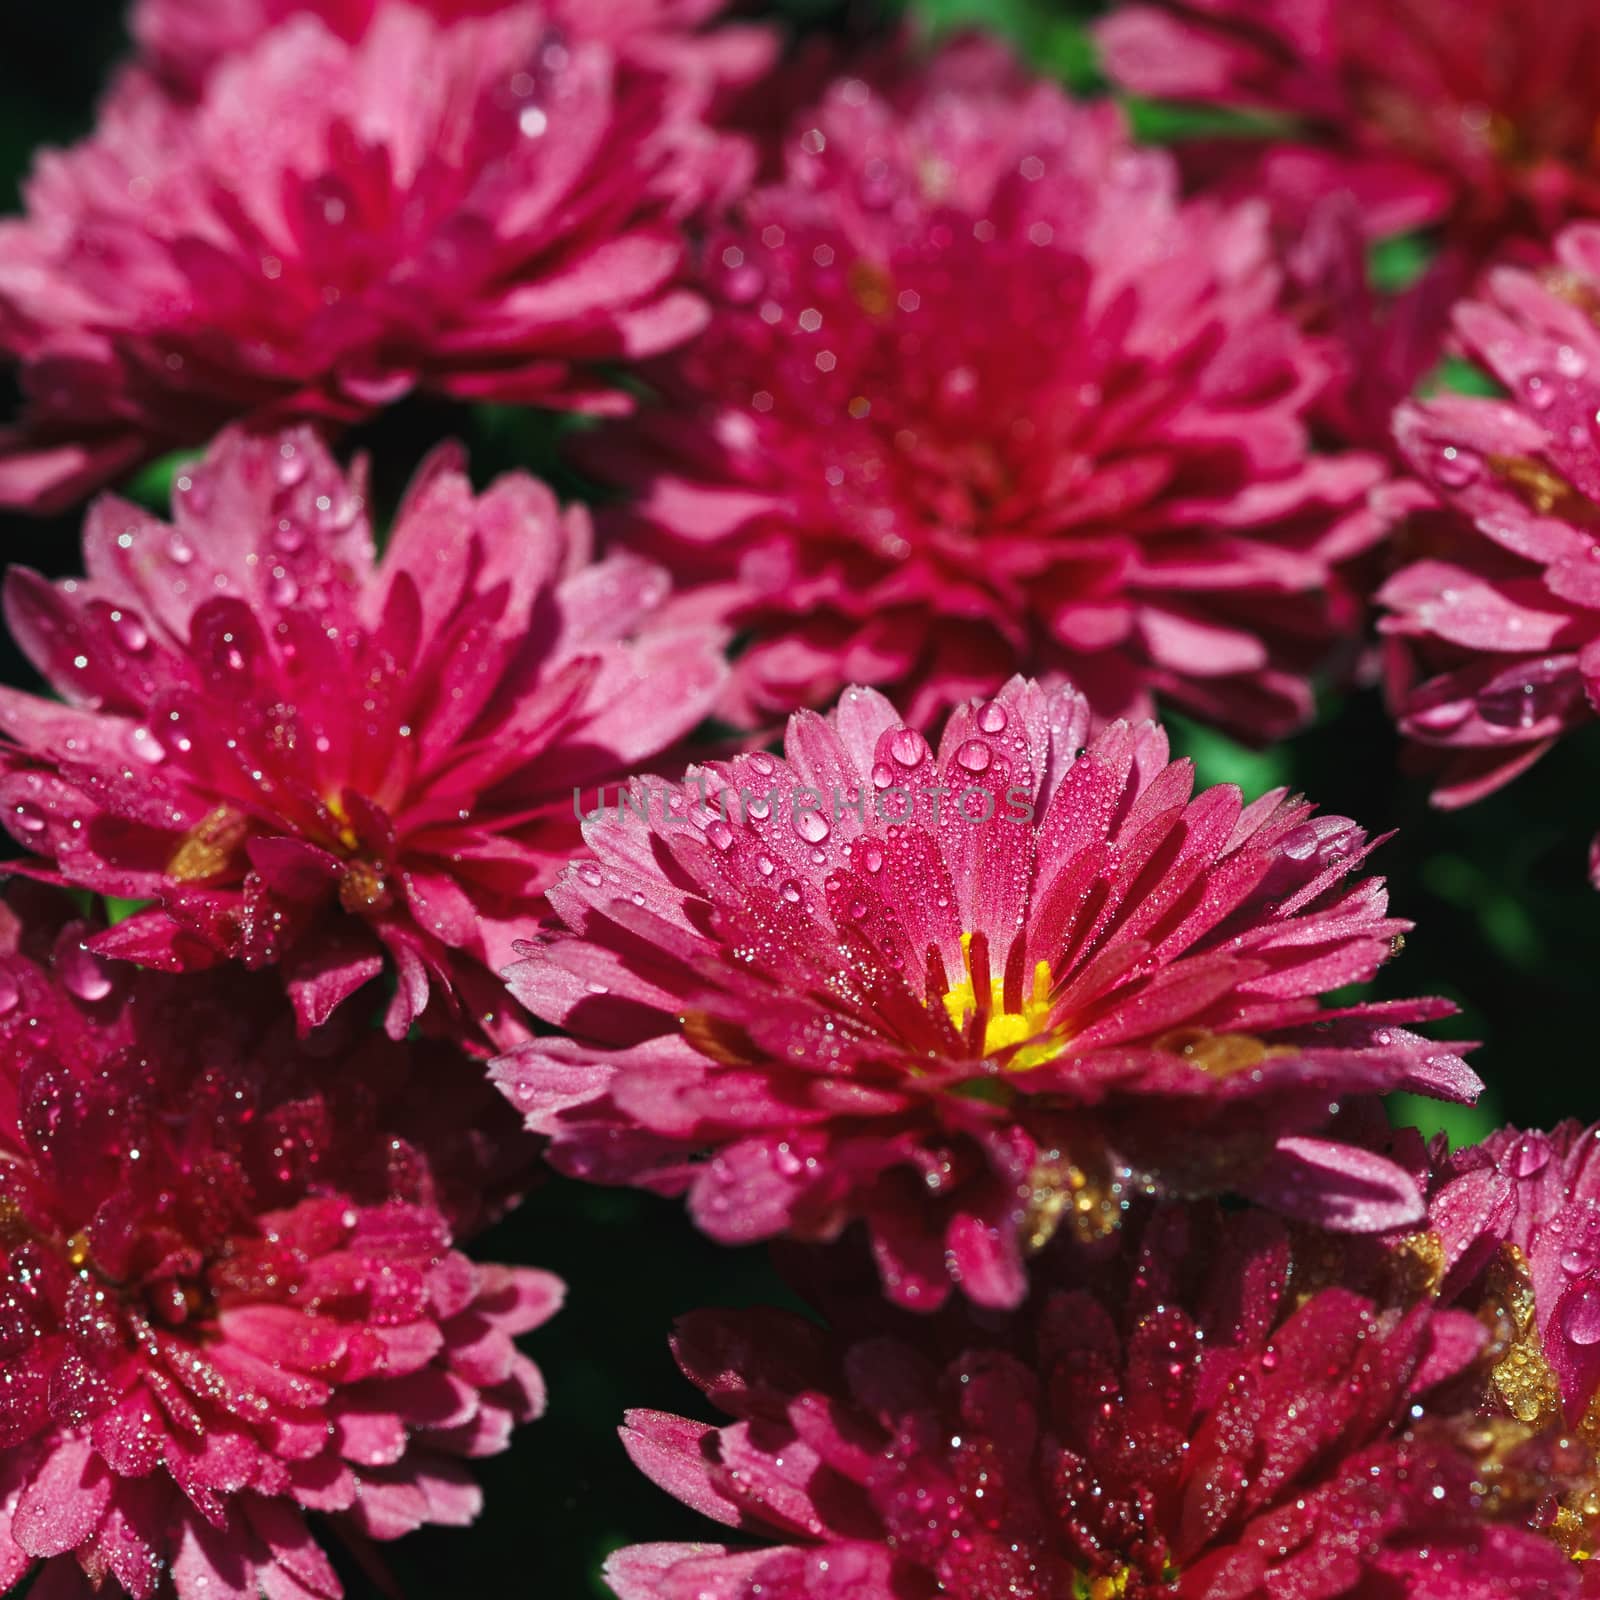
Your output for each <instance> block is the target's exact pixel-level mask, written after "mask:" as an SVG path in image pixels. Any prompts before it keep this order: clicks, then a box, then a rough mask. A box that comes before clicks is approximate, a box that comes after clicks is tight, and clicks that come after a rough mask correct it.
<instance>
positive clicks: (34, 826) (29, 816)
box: [11, 800, 45, 833]
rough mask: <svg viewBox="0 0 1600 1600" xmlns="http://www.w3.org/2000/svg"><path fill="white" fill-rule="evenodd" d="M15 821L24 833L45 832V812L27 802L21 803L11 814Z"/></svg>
mask: <svg viewBox="0 0 1600 1600" xmlns="http://www.w3.org/2000/svg"><path fill="white" fill-rule="evenodd" d="M11 815H12V819H13V821H14V822H15V823H16V825H17V827H19V828H20V829H21V830H22V831H23V832H24V833H43V832H44V822H45V819H44V812H42V811H41V810H40V809H39V808H38V806H35V805H30V804H29V803H28V802H27V801H26V800H23V801H21V802H19V804H18V805H17V807H16V809H15V810H14V811H13V812H12V813H11Z"/></svg>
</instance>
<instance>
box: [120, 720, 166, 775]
mask: <svg viewBox="0 0 1600 1600" xmlns="http://www.w3.org/2000/svg"><path fill="white" fill-rule="evenodd" d="M128 748H129V749H130V750H131V751H132V752H133V754H134V755H135V756H136V757H137V758H138V759H139V760H140V761H147V762H148V763H149V764H150V765H151V766H155V765H156V764H157V763H158V762H162V761H165V760H166V759H167V752H166V751H165V750H163V749H162V748H161V745H160V742H159V741H158V740H157V738H156V736H155V735H154V734H153V733H151V731H150V730H149V729H148V728H135V729H134V730H133V732H132V733H130V734H129V735H128Z"/></svg>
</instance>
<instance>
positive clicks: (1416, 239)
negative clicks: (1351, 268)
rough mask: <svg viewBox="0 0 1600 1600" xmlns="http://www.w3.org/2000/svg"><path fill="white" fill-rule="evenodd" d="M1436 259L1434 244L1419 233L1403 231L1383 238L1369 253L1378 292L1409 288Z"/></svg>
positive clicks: (1370, 271)
mask: <svg viewBox="0 0 1600 1600" xmlns="http://www.w3.org/2000/svg"><path fill="white" fill-rule="evenodd" d="M1432 260H1433V244H1432V242H1431V241H1430V240H1429V239H1427V238H1426V237H1425V236H1424V235H1422V234H1420V233H1401V234H1397V235H1396V236H1395V237H1394V238H1392V239H1380V240H1378V242H1377V243H1376V244H1375V245H1373V246H1372V248H1371V249H1370V250H1369V251H1368V252H1367V273H1368V276H1369V277H1370V278H1371V279H1372V287H1373V288H1374V289H1376V290H1377V291H1378V293H1379V294H1398V293H1399V292H1400V291H1401V290H1402V289H1409V288H1410V287H1411V285H1412V284H1414V283H1415V282H1416V281H1417V279H1418V278H1420V277H1421V276H1422V274H1423V273H1424V272H1426V271H1427V270H1428V263H1429V262H1430V261H1432Z"/></svg>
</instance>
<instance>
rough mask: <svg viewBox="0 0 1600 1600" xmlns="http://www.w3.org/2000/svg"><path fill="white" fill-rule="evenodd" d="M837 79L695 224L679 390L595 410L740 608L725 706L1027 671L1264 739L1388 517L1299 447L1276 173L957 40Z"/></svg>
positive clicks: (1298, 350) (771, 709) (1355, 479)
mask: <svg viewBox="0 0 1600 1600" xmlns="http://www.w3.org/2000/svg"><path fill="white" fill-rule="evenodd" d="M884 76H886V77H887V78H888V80H889V83H888V86H887V87H886V88H883V89H882V90H881V91H880V90H875V89H873V88H870V87H869V86H868V85H867V84H866V83H865V82H863V81H862V80H860V79H846V80H844V81H842V82H839V83H837V84H835V85H834V87H833V88H832V90H831V91H830V92H829V94H828V95H827V96H826V97H825V98H824V99H823V101H822V103H821V105H820V106H819V107H817V108H815V109H814V110H813V111H812V112H811V113H810V114H808V115H807V116H805V117H802V118H801V119H800V121H799V122H798V124H797V125H796V128H795V131H794V135H793V137H792V139H791V141H790V143H789V145H788V148H787V152H786V171H785V174H784V176H783V179H782V181H780V182H778V183H776V184H774V185H772V186H770V187H767V188H763V189H760V190H758V191H756V192H755V193H754V194H753V195H752V196H751V197H750V198H749V200H748V202H747V203H746V204H745V205H744V206H743V207H742V209H741V211H740V213H739V215H738V218H737V220H736V221H735V222H734V223H733V225H732V226H731V227H729V228H727V229H724V230H721V231H718V232H716V233H714V234H713V236H712V238H711V239H710V240H709V241H708V243H707V246H706V248H705V252H704V256H705V262H706V267H705V291H706V293H707V294H708V295H709V296H711V297H712V299H713V302H714V312H713V317H712V322H711V325H710V327H709V329H708V331H707V332H706V333H705V334H703V335H702V336H701V337H700V338H699V339H698V340H696V341H695V342H694V343H693V345H691V346H690V347H688V348H687V349H686V350H685V351H684V352H683V354H682V357H681V359H677V358H675V359H673V360H671V361H669V362H666V363H663V364H661V367H660V370H659V371H658V372H657V373H656V377H657V380H658V381H659V383H660V385H661V386H662V388H663V390H664V392H665V395H666V398H667V401H668V404H666V405H664V406H661V407H658V408H656V409H654V410H647V411H644V412H641V413H640V415H639V418H638V421H637V423H636V424H630V425H629V427H628V428H626V429H623V430H621V431H613V432H609V433H602V434H601V435H599V436H598V437H597V438H596V439H595V440H593V441H590V442H589V447H588V454H587V455H586V460H587V461H588V462H589V463H590V464H591V466H593V467H594V468H595V469H596V470H599V471H601V472H605V473H611V474H614V475H616V476H618V477H620V478H623V479H626V480H628V481H630V482H632V483H633V484H634V485H635V486H636V487H638V488H639V489H640V491H641V500H640V503H639V504H638V506H637V507H636V508H635V510H634V513H633V514H632V515H630V516H628V517H627V518H625V519H624V522H623V525H624V527H625V528H629V529H631V530H632V534H631V536H632V537H635V538H637V539H639V540H640V541H641V542H642V543H643V544H644V545H645V546H646V547H647V548H649V549H651V550H654V551H658V552H659V553H661V555H662V557H663V559H665V560H667V561H669V562H670V563H671V564H672V565H673V566H674V568H675V569H677V570H681V571H683V572H686V573H692V574H694V575H696V576H697V577H699V578H702V579H705V580H708V581H709V582H711V583H713V584H715V585H718V586H721V589H720V592H722V593H723V594H724V595H725V603H726V604H727V606H728V609H729V612H730V614H731V616H732V617H733V618H734V619H735V621H736V622H737V624H738V626H739V627H740V629H741V630H742V631H744V632H747V633H749V634H750V635H751V636H752V638H753V643H752V644H751V646H750V648H749V649H748V650H747V651H746V652H745V653H744V654H743V656H742V658H741V660H740V662H739V664H738V665H739V670H738V675H737V678H736V686H737V688H738V691H739V693H738V696H737V699H736V701H735V704H734V710H735V713H736V714H737V715H739V716H741V717H745V718H749V719H751V720H757V721H759V720H761V719H763V718H766V717H769V716H771V715H772V714H773V713H778V714H783V713H786V712H787V711H788V710H790V709H792V708H793V707H794V706H795V705H796V704H818V703H821V702H823V701H825V700H827V699H828V698H831V696H832V695H833V694H835V693H836V692H837V691H838V690H839V688H841V687H842V686H843V685H844V684H845V683H849V682H868V683H874V684H879V685H889V684H896V685H903V686H904V688H905V693H906V695H907V697H908V698H907V702H906V703H907V713H908V715H909V716H911V717H912V718H913V719H914V720H919V721H920V720H925V719H926V717H927V716H929V715H931V713H932V712H933V711H934V710H935V709H937V708H938V707H940V706H943V705H946V704H949V703H953V702H954V701H956V700H959V699H960V698H962V697H963V696H965V695H968V694H976V693H992V692H993V691H994V690H995V689H997V688H998V687H999V685H1000V684H1001V683H1003V682H1004V681H1005V679H1006V678H1007V677H1008V676H1009V675H1010V673H1011V672H1012V671H1014V670H1017V669H1019V668H1020V669H1021V670H1025V671H1030V672H1035V673H1037V674H1041V675H1044V674H1061V673H1066V674H1068V675H1070V676H1071V677H1072V678H1073V680H1074V681H1075V682H1077V683H1078V685H1079V686H1080V687H1081V688H1082V689H1083V690H1084V691H1085V692H1086V693H1087V694H1088V695H1089V696H1090V698H1091V700H1092V701H1093V703H1094V704H1095V706H1096V709H1097V710H1098V711H1099V712H1100V713H1101V714H1102V715H1105V716H1118V715H1138V716H1143V715H1148V714H1149V711H1150V706H1151V695H1152V693H1160V694H1162V695H1165V696H1167V697H1168V698H1170V699H1171V700H1172V701H1174V702H1175V703H1177V704H1180V705H1182V706H1185V707H1187V708H1190V709H1193V710H1195V711H1196V712H1198V713H1199V714H1201V715H1204V716H1206V717H1210V718H1214V719H1218V720H1222V721H1225V722H1228V723H1231V724H1235V725H1238V726H1240V727H1243V728H1245V729H1248V730H1249V731H1250V733H1251V734H1252V735H1253V736H1256V737H1260V736H1264V735H1269V734H1272V733H1275V732H1281V731H1283V730H1285V729H1287V728H1289V727H1292V726H1293V725H1295V724H1296V723H1298V722H1299V721H1301V720H1303V718H1304V717H1305V716H1306V714H1307V713H1308V710H1309V707H1310V700H1309V690H1308V689H1307V687H1306V684H1305V682H1304V672H1305V670H1306V669H1307V668H1308V667H1309V666H1310V665H1311V664H1313V663H1314V662H1315V661H1317V660H1318V659H1319V658H1320V657H1321V656H1322V655H1324V654H1325V653H1326V651H1325V648H1319V641H1320V642H1321V645H1323V646H1325V644H1326V639H1327V633H1326V626H1327V623H1328V621H1329V618H1330V617H1331V616H1339V617H1341V618H1343V619H1344V620H1345V621H1346V622H1348V620H1349V605H1348V604H1346V602H1348V599H1349V597H1348V596H1347V595H1345V594H1344V593H1343V591H1341V590H1340V589H1339V586H1338V584H1337V581H1336V579H1335V575H1334V568H1335V566H1336V564H1337V563H1339V562H1340V561H1341V560H1343V559H1344V558H1346V557H1348V556H1350V555H1352V554H1353V553H1355V552H1356V551H1358V550H1360V549H1362V548H1364V547H1365V546H1367V545H1368V544H1370V543H1371V541H1372V540H1373V538H1374V537H1375V536H1376V532H1377V524H1376V523H1375V521H1374V520H1373V519H1372V517H1371V516H1370V515H1369V514H1368V512H1367V510H1366V508H1365V502H1366V494H1367V491H1368V489H1369V488H1370V487H1371V486H1372V484H1373V483H1374V481H1375V480H1376V478H1377V476H1378V468H1377V466H1376V464H1375V462H1374V460H1373V459H1372V458H1371V457H1367V456H1356V455H1341V456H1333V457H1318V456H1313V455H1312V454H1311V453H1310V452H1309V449H1308V444H1307V430H1306V426H1305V418H1306V415H1307V412H1308V409H1309V407H1310V406H1311V404H1312V402H1313V401H1314V400H1315V398H1316V396H1317V395H1318V393H1319V392H1320V391H1321V389H1322V388H1323V386H1324V384H1325V383H1326V381H1327V378H1328V372H1327V369H1326V367H1325V365H1324V363H1323V361H1322V359H1321V358H1320V356H1319V355H1318V353H1317V352H1316V349H1315V347H1314V345H1313V344H1312V343H1311V342H1310V341H1308V340H1307V339H1306V338H1305V337H1304V336H1303V335H1302V334H1301V333H1300V332H1299V331H1298V330H1297V329H1296V327H1295V326H1294V324H1293V323H1292V322H1291V321H1290V320H1289V319H1288V318H1287V317H1286V316H1284V315H1283V314H1282V313H1281V312H1280V310H1279V309H1278V300H1279V291H1280V279H1281V274H1280V272H1279V270H1278V268H1277V266H1276V265H1275V264H1274V260H1273V256H1272V251H1271V247H1270V244H1269V240H1268V235H1267V227H1266V217H1265V214H1264V212H1263V211H1262V209H1261V208H1260V207H1258V206H1249V205H1246V206H1241V207H1234V208H1231V209H1230V208H1220V207H1218V206H1216V205H1214V204H1210V203H1207V202H1203V201H1202V202H1195V203H1187V204H1186V203H1185V202H1184V201H1183V200H1182V199H1181V198H1180V196H1179V193H1178V184H1177V177H1176V172H1175V169H1174V167H1173V164H1172V162H1171V159H1170V157H1168V156H1167V155H1165V154H1163V153H1161V152H1159V151H1153V150H1144V151H1141V150H1137V149H1135V148H1133V147H1132V146H1131V145H1130V144H1129V142H1128V139H1127V135H1126V130H1125V128H1124V126H1123V123H1122V120H1121V117H1120V115H1119V113H1118V111H1117V110H1116V109H1115V108H1114V107H1112V106H1111V105H1109V104H1100V105H1093V106H1088V105H1084V106H1080V105H1074V104H1073V103H1072V102H1070V101H1069V100H1067V99H1066V98H1065V97H1064V96H1063V95H1062V94H1061V93H1060V91H1059V90H1057V89H1056V88H1054V87H1053V86H1051V85H1047V84H1043V83H1038V82H1035V81H1032V80H1029V79H1026V78H1025V77H1023V75H1022V74H1021V73H1020V72H1019V71H1018V70H1017V69H1016V68H1015V67H1013V66H1012V65H1011V63H1010V62H1009V60H1008V59H1007V58H1006V57H1004V55H1003V54H1001V53H1000V52H999V51H998V50H995V49H990V48H986V47H983V46H981V45H976V44H974V45H969V46H966V47H961V48H956V49H952V50H949V51H946V52H944V53H942V54H941V55H940V56H938V57H937V58H935V59H934V60H933V61H932V62H931V63H929V64H928V66H927V67H926V69H925V70H923V71H918V72H915V73H913V72H910V71H891V72H888V73H886V74H884Z"/></svg>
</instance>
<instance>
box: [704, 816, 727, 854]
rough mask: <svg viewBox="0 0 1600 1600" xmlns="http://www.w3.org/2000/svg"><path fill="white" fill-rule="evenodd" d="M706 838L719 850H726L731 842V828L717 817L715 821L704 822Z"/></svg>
mask: <svg viewBox="0 0 1600 1600" xmlns="http://www.w3.org/2000/svg"><path fill="white" fill-rule="evenodd" d="M706 838H707V839H709V840H710V841H711V843H712V844H713V845H715V846H716V847H717V849H719V850H726V849H727V848H728V847H729V846H730V845H731V844H732V843H733V829H732V828H730V827H729V826H728V824H727V823H726V822H724V821H723V820H722V818H721V817H718V818H717V819H716V820H715V821H713V822H710V823H707V824H706Z"/></svg>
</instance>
